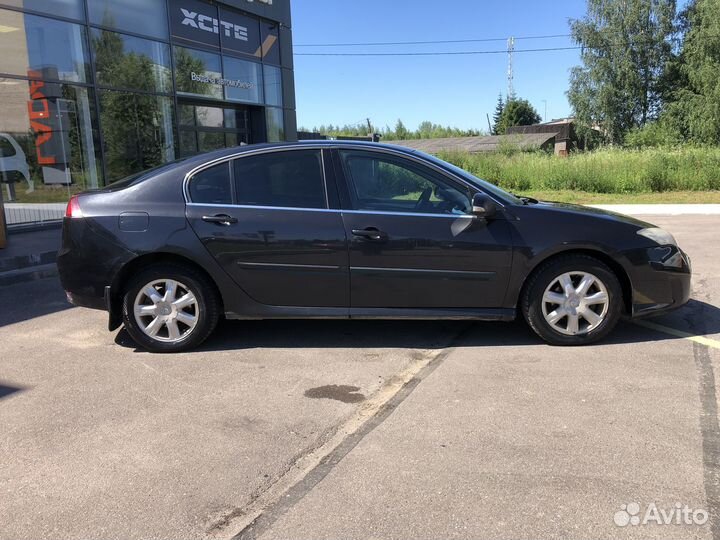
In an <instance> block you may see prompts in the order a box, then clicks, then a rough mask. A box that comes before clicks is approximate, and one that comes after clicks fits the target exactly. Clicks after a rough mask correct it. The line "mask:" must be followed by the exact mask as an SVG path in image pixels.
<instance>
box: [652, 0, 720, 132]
mask: <svg viewBox="0 0 720 540" xmlns="http://www.w3.org/2000/svg"><path fill="white" fill-rule="evenodd" d="M684 16H685V19H686V21H687V22H686V32H685V39H684V42H683V47H682V50H681V52H680V56H679V62H678V64H679V76H678V81H677V82H676V85H675V89H674V91H673V92H672V96H671V99H670V103H669V104H668V106H667V110H666V113H665V114H664V115H663V118H662V120H663V122H664V123H666V124H667V125H670V126H672V127H673V128H674V129H675V130H676V131H677V132H679V133H680V134H681V135H682V136H683V137H684V138H685V139H686V140H690V141H693V142H697V143H701V144H720V0H695V1H694V2H692V3H691V4H690V5H689V6H688V8H687V10H686V11H685V13H684Z"/></svg>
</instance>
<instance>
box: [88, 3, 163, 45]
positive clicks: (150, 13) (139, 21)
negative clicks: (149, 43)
mask: <svg viewBox="0 0 720 540" xmlns="http://www.w3.org/2000/svg"><path fill="white" fill-rule="evenodd" d="M88 16H89V18H90V22H91V23H92V24H97V25H100V26H106V27H108V28H115V29H117V30H126V31H128V32H134V33H136V34H142V35H146V36H150V37H157V38H160V39H167V37H168V29H167V10H166V7H165V0H88Z"/></svg>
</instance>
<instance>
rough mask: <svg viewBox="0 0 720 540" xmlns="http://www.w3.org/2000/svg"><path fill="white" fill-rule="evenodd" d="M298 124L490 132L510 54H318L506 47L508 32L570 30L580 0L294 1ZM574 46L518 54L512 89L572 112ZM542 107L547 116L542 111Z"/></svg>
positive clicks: (541, 44)
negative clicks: (397, 125) (425, 126)
mask: <svg viewBox="0 0 720 540" xmlns="http://www.w3.org/2000/svg"><path fill="white" fill-rule="evenodd" d="M291 5H292V27H293V41H294V52H295V57H294V62H295V86H296V95H297V119H298V126H302V127H305V128H309V129H311V128H313V127H316V126H320V125H323V124H325V125H327V124H333V125H338V124H340V125H344V124H356V123H359V122H360V121H362V122H364V121H365V118H370V120H371V121H372V123H373V125H376V126H380V127H385V126H390V127H391V128H392V127H394V126H395V123H396V122H397V120H398V119H402V121H403V122H404V123H405V125H406V127H408V128H410V129H414V128H416V127H417V125H418V124H419V123H420V122H422V121H424V120H429V121H431V122H434V123H438V124H443V125H450V126H456V127H459V128H463V129H470V128H473V129H483V130H487V129H488V123H487V119H486V114H490V117H491V118H492V113H493V111H494V109H495V105H496V102H497V98H498V94H499V93H502V94H503V96H505V94H506V92H507V61H508V56H507V53H506V52H503V53H502V54H484V55H457V56H420V57H418V56H415V57H413V56H398V57H396V56H389V57H343V56H339V57H334V56H301V55H300V54H299V53H310V52H312V53H319V52H352V53H359V52H430V51H433V52H434V51H498V50H500V51H505V50H506V49H507V42H506V40H507V38H508V37H510V36H515V37H527V36H547V35H556V34H564V35H566V34H568V33H569V27H568V21H569V19H571V18H581V17H582V16H583V15H584V12H585V2H584V1H582V0H570V1H569V2H539V1H537V0H291ZM488 38H501V41H489V42H481V43H460V44H440V45H438V44H431V45H430V44H429V45H412V46H411V45H403V46H362V47H303V46H302V45H306V44H319V43H320V44H326V43H368V42H398V41H430V40H463V39H488ZM573 45H574V44H573V43H572V42H571V41H570V38H569V37H558V38H552V39H518V40H517V41H516V43H515V48H516V49H517V50H519V49H533V48H548V47H568V46H573ZM578 63H579V51H578V50H569V51H552V52H526V53H521V52H516V53H515V55H514V60H513V64H514V87H515V94H516V95H517V97H520V98H524V99H527V100H529V101H530V103H532V104H533V105H534V106H535V108H536V109H537V111H538V112H539V113H540V115H541V116H543V117H547V119H552V118H562V117H565V116H568V115H569V114H570V107H569V105H568V102H567V97H566V95H565V92H566V91H567V88H568V76H569V70H570V68H571V67H573V66H574V65H577V64H578ZM546 107H547V113H546Z"/></svg>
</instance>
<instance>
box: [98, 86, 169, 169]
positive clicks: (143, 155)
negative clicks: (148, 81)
mask: <svg viewBox="0 0 720 540" xmlns="http://www.w3.org/2000/svg"><path fill="white" fill-rule="evenodd" d="M100 121H101V122H102V126H103V137H104V139H105V163H106V168H107V175H108V183H109V182H112V181H114V180H118V179H120V178H123V177H125V176H128V175H130V174H133V173H136V172H139V171H142V170H144V169H149V168H151V167H155V166H157V165H161V164H163V163H166V162H168V161H172V160H173V159H175V143H174V140H175V137H174V134H173V124H174V121H175V120H174V118H173V104H172V99H170V98H167V97H162V96H150V95H145V94H133V93H129V92H115V91H111V90H101V91H100Z"/></svg>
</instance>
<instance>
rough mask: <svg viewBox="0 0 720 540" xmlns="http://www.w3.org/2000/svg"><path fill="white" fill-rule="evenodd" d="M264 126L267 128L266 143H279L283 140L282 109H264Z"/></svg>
mask: <svg viewBox="0 0 720 540" xmlns="http://www.w3.org/2000/svg"><path fill="white" fill-rule="evenodd" d="M265 124H266V128H267V141H268V142H280V141H284V140H285V127H284V123H283V111H282V109H275V108H272V107H268V108H267V109H265Z"/></svg>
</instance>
